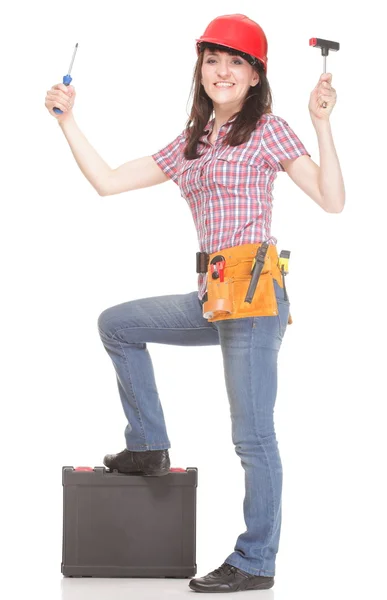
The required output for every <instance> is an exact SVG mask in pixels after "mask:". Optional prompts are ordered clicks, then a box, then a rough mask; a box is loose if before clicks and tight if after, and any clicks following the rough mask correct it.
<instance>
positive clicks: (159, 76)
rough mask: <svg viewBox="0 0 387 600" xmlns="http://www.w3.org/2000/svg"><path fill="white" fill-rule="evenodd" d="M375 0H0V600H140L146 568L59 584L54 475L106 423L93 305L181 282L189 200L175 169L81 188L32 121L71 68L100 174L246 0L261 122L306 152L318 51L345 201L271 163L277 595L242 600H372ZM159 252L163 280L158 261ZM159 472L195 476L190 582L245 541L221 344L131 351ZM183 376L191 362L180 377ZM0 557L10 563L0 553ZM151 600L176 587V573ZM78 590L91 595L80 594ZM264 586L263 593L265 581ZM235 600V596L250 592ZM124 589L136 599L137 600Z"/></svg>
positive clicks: (147, 134)
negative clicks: (267, 93) (129, 187)
mask: <svg viewBox="0 0 387 600" xmlns="http://www.w3.org/2000/svg"><path fill="white" fill-rule="evenodd" d="M377 4H378V3H377V2H376V1H369V2H367V3H366V4H364V3H360V2H351V3H349V2H348V3H347V2H340V1H337V0H336V1H335V2H332V1H330V0H325V1H324V2H320V3H318V2H314V3H313V2H310V0H307V1H306V0H305V1H301V0H293V1H292V2H287V1H286V2H285V1H278V0H277V1H276V2H266V3H264V2H261V3H258V2H256V1H240V2H235V1H231V0H222V1H211V2H195V3H188V2H172V1H164V2H153V1H152V2H150V1H149V0H148V1H145V2H141V3H137V2H136V3H135V2H129V1H127V2H124V1H114V0H111V1H110V2H101V1H93V2H91V1H82V2H81V1H79V2H75V1H73V0H69V1H67V2H63V3H61V2H52V1H50V2H43V1H40V2H39V1H38V2H37V1H35V2H31V3H27V2H25V3H22V2H14V3H13V4H12V5H9V6H8V7H6V8H4V7H3V8H2V9H1V22H2V25H3V27H2V29H3V31H2V39H1V42H0V44H1V56H2V60H1V62H2V67H1V71H2V73H1V79H2V81H1V89H2V92H1V105H2V108H1V113H0V114H1V132H0V138H1V147H2V167H3V168H2V177H1V183H2V185H1V210H2V216H1V241H0V243H1V256H2V277H1V279H2V284H3V286H2V293H1V315H2V319H1V329H2V344H1V353H2V358H1V372H2V376H1V386H2V392H1V396H2V404H1V406H2V408H1V410H2V418H1V423H2V435H1V449H2V450H1V451H2V454H1V456H2V462H3V477H2V479H3V493H2V505H3V508H2V533H1V539H2V542H3V544H4V547H5V553H3V560H2V563H3V567H4V569H5V570H4V575H2V579H1V580H2V582H3V584H4V585H5V584H6V583H7V584H8V582H11V585H12V589H11V590H9V591H8V593H7V597H18V598H20V597H22V595H23V593H24V595H26V596H27V595H28V593H31V594H32V593H33V595H34V597H35V596H36V597H37V596H38V595H39V596H40V597H43V598H46V597H47V598H48V597H50V598H51V599H52V600H54V599H56V598H60V597H62V598H63V599H65V600H78V599H81V598H82V599H83V598H89V597H90V598H91V597H92V598H94V599H95V598H97V599H99V598H101V599H102V598H103V599H105V598H112V599H113V598H114V599H115V598H129V597H134V596H136V597H139V596H140V593H143V594H145V593H148V594H149V595H148V596H147V597H149V598H158V597H160V595H161V593H160V592H159V591H158V590H159V586H160V582H158V581H151V580H149V581H146V582H141V583H142V584H144V585H141V590H142V592H140V587H138V586H139V582H138V581H133V580H132V581H130V580H126V581H120V582H113V583H112V586H111V587H106V581H105V582H103V581H88V580H86V582H79V581H78V582H77V581H75V580H64V581H62V580H61V574H60V562H61V534H62V523H61V518H62V512H61V511H62V485H61V468H62V465H74V466H77V465H91V466H96V465H101V464H102V458H103V456H104V454H105V453H107V452H117V451H119V450H122V449H123V447H124V436H123V432H124V427H125V419H124V415H123V412H122V409H121V405H120V402H119V396H118V390H117V387H116V380H115V373H114V369H113V366H112V364H111V362H110V359H109V357H108V355H107V354H106V352H105V350H104V348H103V346H102V343H101V341H100V338H99V335H98V331H97V319H98V316H99V314H100V313H101V312H102V311H103V310H104V309H105V308H108V307H110V306H113V305H115V304H118V303H121V302H125V301H127V300H132V299H135V298H141V297H146V296H155V295H162V294H173V293H188V292H190V291H193V290H195V289H196V277H197V275H196V272H195V253H196V251H197V250H198V244H197V239H196V232H195V229H194V225H193V221H192V217H191V214H190V212H189V209H188V206H187V204H186V203H185V201H184V200H183V199H182V198H181V197H180V193H179V189H178V187H177V186H176V185H175V184H174V183H173V182H171V181H169V182H167V183H164V184H163V185H161V186H156V187H153V188H149V189H143V190H139V191H136V192H131V193H125V194H121V195H118V196H112V197H100V196H98V194H97V193H96V192H95V190H94V189H93V188H92V187H91V185H90V184H89V183H88V181H87V180H86V179H85V178H84V177H83V175H82V173H81V172H80V170H79V169H78V167H77V165H76V163H75V161H74V159H73V156H72V154H71V152H70V149H69V147H68V145H67V142H66V140H65V138H64V136H63V134H62V132H61V130H60V128H59V126H58V124H57V123H56V121H55V119H54V118H53V117H52V116H50V115H49V113H48V112H47V110H46V108H45V106H44V98H45V94H46V90H48V89H49V88H50V87H51V86H52V85H54V84H55V83H59V82H61V80H62V77H63V75H64V74H65V73H67V69H68V65H69V62H70V59H71V55H72V52H73V48H74V45H75V43H76V42H78V43H79V48H78V53H77V57H76V59H75V63H74V67H73V71H72V76H73V84H74V86H75V88H76V90H77V99H76V106H75V108H74V115H75V118H76V120H77V122H78V124H79V126H80V128H81V129H82V131H83V132H84V134H85V135H86V137H87V138H88V139H89V141H90V142H91V143H92V144H93V146H94V147H95V148H96V150H97V151H98V152H99V153H100V155H101V156H102V157H103V158H104V160H106V162H107V163H108V164H109V165H110V166H111V167H112V168H113V167H117V166H118V165H120V164H122V163H124V162H126V161H129V160H131V159H135V158H138V157H140V156H145V155H149V154H151V153H153V152H156V151H157V150H159V149H160V148H162V147H164V146H165V145H166V144H167V143H169V142H170V141H171V140H172V139H174V138H175V137H176V136H177V135H178V134H179V133H180V132H181V131H182V130H183V128H184V126H185V123H186V120H187V117H188V110H189V106H190V104H189V103H188V101H189V91H190V85H191V78H192V74H193V68H194V63H195V60H196V54H195V49H194V48H195V47H194V40H195V38H197V37H199V36H200V35H201V34H202V33H203V31H204V29H205V27H206V25H207V24H208V22H209V21H210V20H212V19H213V18H215V17H216V16H218V15H220V14H229V13H235V12H240V13H244V14H247V15H248V16H249V17H250V18H252V19H254V20H256V21H257V22H258V23H260V25H261V26H262V27H263V29H264V31H265V32H266V35H267V37H268V41H269V63H268V78H269V82H270V85H271V87H272V91H273V96H274V107H273V112H274V114H277V115H279V116H281V117H283V118H285V119H286V120H287V121H288V123H289V124H290V126H291V127H292V128H293V129H294V130H295V132H296V133H297V135H298V136H299V137H300V139H301V140H302V141H303V143H304V144H305V145H306V147H307V149H308V150H309V152H310V153H311V155H312V158H313V160H315V161H316V162H317V163H319V155H318V145H317V138H316V135H315V131H314V129H313V126H312V123H311V121H310V117H309V113H308V108H307V107H308V101H309V94H310V92H311V91H312V89H313V87H314V86H315V85H316V83H317V81H318V78H319V76H320V74H321V73H322V65H323V59H322V56H321V51H320V50H318V49H315V48H312V47H310V46H309V38H311V37H321V38H326V39H331V40H335V41H339V42H340V44H341V49H340V51H339V52H338V53H333V52H332V53H330V55H329V57H328V60H327V70H328V71H329V72H331V73H333V82H332V83H333V86H334V87H335V88H336V91H337V94H338V99H337V105H336V107H335V108H334V111H333V114H332V116H331V123H332V129H333V134H334V140H335V144H336V148H337V152H338V155H339V159H340V163H341V167H342V171H343V174H344V180H345V185H346V207H345V210H344V212H342V213H341V214H338V215H337V214H328V213H325V212H324V211H323V210H322V209H321V208H319V207H318V206H317V205H316V204H315V203H314V202H313V201H312V200H311V199H310V198H308V197H307V196H306V195H305V194H304V193H303V192H302V191H301V190H300V189H299V188H297V187H296V186H295V184H294V183H292V181H291V180H290V179H289V177H288V176H287V175H286V173H280V174H279V175H278V179H277V181H276V184H275V209H274V216H273V226H272V234H273V235H274V236H276V237H277V238H278V249H279V250H281V249H288V250H291V259H290V271H291V272H290V274H289V276H288V279H287V283H288V291H289V295H290V300H291V312H292V315H293V320H294V323H293V325H291V326H290V327H288V330H287V333H286V336H285V339H284V342H283V345H282V348H281V351H280V355H279V389H278V396H277V404H276V413H275V417H276V431H277V437H278V441H279V447H280V452H281V458H282V462H283V468H284V488H283V524H282V534H281V542H280V552H279V554H278V558H277V576H276V585H275V587H274V588H273V590H271V591H270V592H266V593H262V594H261V597H262V598H263V597H265V598H274V597H275V598H276V599H278V600H279V599H280V600H282V599H285V598H286V599H288V598H297V599H301V598H311V597H313V598H314V599H315V600H317V599H320V598H328V597H329V598H331V597H333V598H339V597H344V596H345V597H348V598H349V597H351V598H361V597H364V598H365V597H367V598H381V597H382V596H383V593H384V592H383V589H385V586H384V580H383V571H384V570H385V569H384V568H385V561H386V550H385V547H386V545H385V540H386V533H387V531H386V529H387V528H386V516H385V507H386V504H387V497H386V492H385V474H386V467H385V456H386V444H385V441H384V440H385V422H386V421H385V402H386V399H387V394H386V385H385V333H386V316H385V315H386V310H385V304H386V291H385V287H386V286H385V280H386V260H387V255H386V245H385V241H384V226H385V218H386V206H385V204H386V190H385V139H386V133H387V131H386V116H385V113H386V111H385V102H386V96H385V89H386V85H385V77H386V76H385V73H386V68H385V52H386V47H385V40H384V37H383V36H384V21H383V19H382V18H381V13H380V12H378V11H381V8H377ZM176 254H178V258H179V263H180V264H181V265H185V266H184V268H183V269H182V270H181V271H180V273H179V275H178V276H177V274H175V273H174V272H172V271H170V270H168V268H167V267H166V266H165V265H167V264H170V263H171V257H172V256H173V255H176ZM149 349H150V352H151V356H152V359H153V365H154V369H155V373H156V379H157V382H158V389H159V394H160V397H161V400H162V404H163V408H164V413H165V417H166V421H167V428H168V433H169V437H170V439H171V442H172V448H171V450H170V455H171V460H172V466H174V467H187V466H195V467H197V468H198V469H199V487H198V530H197V563H198V575H199V576H201V575H204V574H205V573H207V572H208V571H210V570H212V569H214V568H215V567H217V566H219V565H220V564H221V563H222V562H223V560H224V558H225V557H226V556H227V555H228V554H229V553H230V552H232V550H233V548H234V544H235V541H236V538H237V536H238V535H239V534H240V533H241V532H242V531H244V529H245V525H244V521H243V511H242V501H243V495H244V473H243V469H242V467H241V465H240V461H239V458H238V457H237V455H236V454H235V452H234V447H233V445H232V441H231V423H230V417H229V408H228V400H227V395H226V390H225V385H224V380H223V366H222V360H221V353H220V348H217V347H203V348H181V347H178V346H176V347H173V346H161V345H156V344H151V345H149ZM199 374H200V376H199ZM4 558H6V561H5V564H4ZM168 586H169V587H170V589H171V591H170V595H171V594H173V595H175V596H176V595H178V594H180V593H181V595H185V594H187V593H191V592H190V591H189V589H188V587H187V580H177V581H174V582H168ZM88 594H89V595H88ZM265 594H266V595H265ZM251 595H252V596H253V594H252V593H251ZM141 597H145V595H144V596H141Z"/></svg>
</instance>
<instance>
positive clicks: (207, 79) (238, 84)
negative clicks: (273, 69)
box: [201, 48, 259, 111]
mask: <svg viewBox="0 0 387 600" xmlns="http://www.w3.org/2000/svg"><path fill="white" fill-rule="evenodd" d="M201 74H202V79H201V83H202V85H203V87H204V89H205V91H206V93H207V95H208V96H209V97H210V98H211V100H212V102H213V104H214V107H215V108H217V107H218V108H220V107H221V108H222V110H223V109H227V110H228V109H231V110H233V111H239V110H240V109H241V107H242V105H243V102H244V99H245V97H246V95H247V92H248V91H249V89H250V86H255V85H257V84H258V82H259V75H258V73H257V72H256V71H255V69H254V68H253V67H252V66H251V65H250V64H249V63H248V62H247V61H246V60H245V59H244V58H242V57H241V56H239V55H238V54H237V53H236V55H235V56H233V55H232V54H229V53H228V52H222V51H219V50H210V49H209V48H205V49H204V56H203V64H202V70H201Z"/></svg>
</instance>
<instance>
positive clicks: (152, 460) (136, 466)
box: [103, 449, 171, 477]
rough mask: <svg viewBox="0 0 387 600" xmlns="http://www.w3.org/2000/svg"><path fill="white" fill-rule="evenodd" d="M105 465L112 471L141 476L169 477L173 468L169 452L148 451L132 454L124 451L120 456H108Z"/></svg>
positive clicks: (129, 451)
mask: <svg viewBox="0 0 387 600" xmlns="http://www.w3.org/2000/svg"><path fill="white" fill-rule="evenodd" d="M103 464H104V465H105V466H106V467H108V468H109V469H110V470H111V471H114V470H117V471H119V473H138V474H139V475H154V476H158V477H160V476H161V475H168V473H169V468H170V466H171V463H170V460H169V453H168V450H146V451H145V452H132V451H131V450H127V449H125V450H123V451H122V452H119V453H118V454H107V455H106V456H105V458H104V459H103Z"/></svg>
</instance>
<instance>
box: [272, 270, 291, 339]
mask: <svg viewBox="0 0 387 600" xmlns="http://www.w3.org/2000/svg"><path fill="white" fill-rule="evenodd" d="M273 281H274V289H275V295H276V299H277V306H278V321H279V330H280V337H281V339H282V338H283V337H284V335H285V331H286V327H287V325H288V320H289V312H290V302H289V300H285V290H284V288H282V287H281V286H280V285H278V283H277V281H276V280H275V279H274V280H273Z"/></svg>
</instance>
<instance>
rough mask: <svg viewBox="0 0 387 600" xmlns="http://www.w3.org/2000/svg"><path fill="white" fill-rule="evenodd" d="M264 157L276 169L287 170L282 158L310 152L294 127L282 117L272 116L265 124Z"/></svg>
mask: <svg viewBox="0 0 387 600" xmlns="http://www.w3.org/2000/svg"><path fill="white" fill-rule="evenodd" d="M262 152H263V159H264V160H265V161H266V162H267V163H268V164H269V165H270V167H272V169H274V170H275V171H285V169H284V168H283V166H282V165H281V160H285V159H294V158H298V157H299V156H302V155H303V154H305V155H307V156H310V154H309V152H308V151H307V149H306V148H305V146H304V145H303V143H302V142H301V141H300V139H299V138H298V137H297V136H296V134H295V133H294V131H293V129H291V127H289V125H288V123H287V122H286V121H285V120H284V119H282V118H281V117H274V116H273V117H272V118H271V119H269V120H268V122H267V123H266V126H265V130H264V132H263V137H262Z"/></svg>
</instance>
